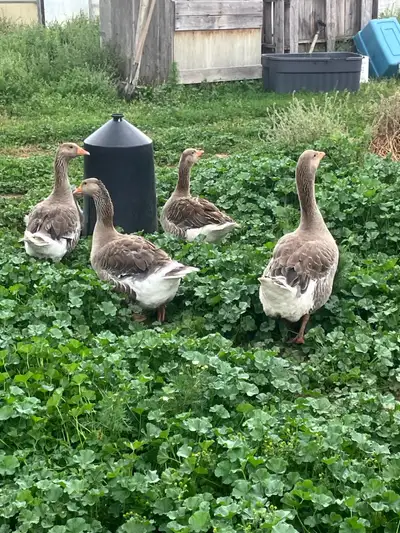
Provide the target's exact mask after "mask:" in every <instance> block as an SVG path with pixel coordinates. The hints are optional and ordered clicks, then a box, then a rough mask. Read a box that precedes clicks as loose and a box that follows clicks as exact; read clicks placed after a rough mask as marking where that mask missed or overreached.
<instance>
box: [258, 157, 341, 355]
mask: <svg viewBox="0 0 400 533" xmlns="http://www.w3.org/2000/svg"><path fill="white" fill-rule="evenodd" d="M324 156H325V153H324V152H316V151H314V150H306V151H305V152H303V153H302V154H301V156H300V158H299V160H298V163H297V166H296V185H297V194H298V197H299V202H300V225H299V227H298V228H297V229H296V231H294V232H292V233H287V234H286V235H284V236H283V237H281V238H280V239H279V240H278V242H277V244H276V246H275V248H274V251H273V255H272V258H271V260H270V261H269V263H268V265H267V267H266V268H265V270H264V272H263V274H262V276H261V277H260V278H258V279H259V282H260V288H259V298H260V301H261V304H262V306H263V310H264V313H265V314H266V315H267V316H270V317H273V318H284V319H286V320H288V321H289V322H298V321H299V320H301V325H300V329H299V332H298V334H297V335H296V336H295V337H294V338H293V339H291V342H294V343H297V344H303V343H304V333H305V329H306V325H307V322H308V321H309V319H310V314H311V313H313V312H314V311H316V310H317V309H319V308H321V307H322V306H323V305H325V303H326V302H327V301H328V299H329V297H330V295H331V292H332V285H333V280H334V277H335V274H336V270H337V266H338V261H339V250H338V247H337V245H336V242H335V239H334V238H333V236H332V235H331V233H330V231H329V230H328V228H327V226H326V224H325V222H324V219H323V217H322V214H321V212H320V210H319V209H318V206H317V202H316V200H315V174H316V171H317V168H318V166H319V164H320V162H321V160H322V158H323V157H324Z"/></svg>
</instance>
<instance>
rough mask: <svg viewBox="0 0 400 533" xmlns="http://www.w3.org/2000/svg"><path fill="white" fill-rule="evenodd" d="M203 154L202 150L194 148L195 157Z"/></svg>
mask: <svg viewBox="0 0 400 533" xmlns="http://www.w3.org/2000/svg"><path fill="white" fill-rule="evenodd" d="M203 154H204V150H196V155H197V157H201V156H202V155H203Z"/></svg>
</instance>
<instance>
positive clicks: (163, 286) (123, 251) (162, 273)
mask: <svg viewBox="0 0 400 533" xmlns="http://www.w3.org/2000/svg"><path fill="white" fill-rule="evenodd" d="M74 194H85V195H88V196H91V197H92V198H93V200H94V204H95V207H96V217H97V218H96V225H95V227H94V231H93V242H92V249H91V253H90V262H91V265H92V267H93V269H94V270H95V271H96V273H97V275H98V277H99V278H100V279H101V280H103V281H108V282H110V283H111V284H112V285H113V286H114V288H115V290H116V291H118V292H123V293H126V294H127V295H128V296H129V297H130V298H131V299H132V300H134V301H136V302H137V303H138V304H139V305H140V306H141V307H142V308H143V309H157V319H158V320H159V321H160V322H163V321H164V320H165V307H166V305H167V304H168V303H169V302H170V301H171V300H172V299H173V298H174V297H175V295H176V293H177V291H178V287H179V284H180V282H181V278H183V277H184V276H186V275H187V274H189V273H190V272H196V271H198V270H199V269H198V268H195V267H192V266H186V265H183V264H182V263H179V262H178V261H174V260H173V259H171V258H170V257H169V256H168V254H167V253H166V252H164V250H161V249H160V248H157V247H156V246H155V245H154V244H153V243H151V242H150V241H148V240H147V239H144V238H143V237H139V236H137V235H123V234H121V233H118V231H117V230H116V229H115V228H114V224H113V217H114V208H113V204H112V201H111V198H110V195H109V193H108V191H107V188H106V187H105V185H104V184H103V182H102V181H100V180H98V179H97V178H89V179H86V180H84V181H83V182H82V183H81V185H80V186H79V187H78V188H77V189H76V190H75V191H74ZM145 318H146V317H145V316H144V315H134V319H135V320H137V321H142V320H145Z"/></svg>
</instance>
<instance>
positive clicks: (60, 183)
mask: <svg viewBox="0 0 400 533" xmlns="http://www.w3.org/2000/svg"><path fill="white" fill-rule="evenodd" d="M68 162H69V161H68V159H67V158H66V157H64V156H62V155H61V154H57V156H56V158H55V161H54V177H55V180H54V188H53V193H52V194H53V196H54V197H56V198H63V199H64V198H69V199H73V196H72V191H71V186H70V183H69V178H68Z"/></svg>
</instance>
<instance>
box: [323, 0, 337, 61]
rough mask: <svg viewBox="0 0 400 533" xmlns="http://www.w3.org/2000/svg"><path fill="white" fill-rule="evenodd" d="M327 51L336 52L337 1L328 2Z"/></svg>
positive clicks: (327, 0) (329, 0)
mask: <svg viewBox="0 0 400 533" xmlns="http://www.w3.org/2000/svg"><path fill="white" fill-rule="evenodd" d="M325 6H326V28H325V34H326V51H327V52H334V51H335V44H336V0H326V3H325Z"/></svg>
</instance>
